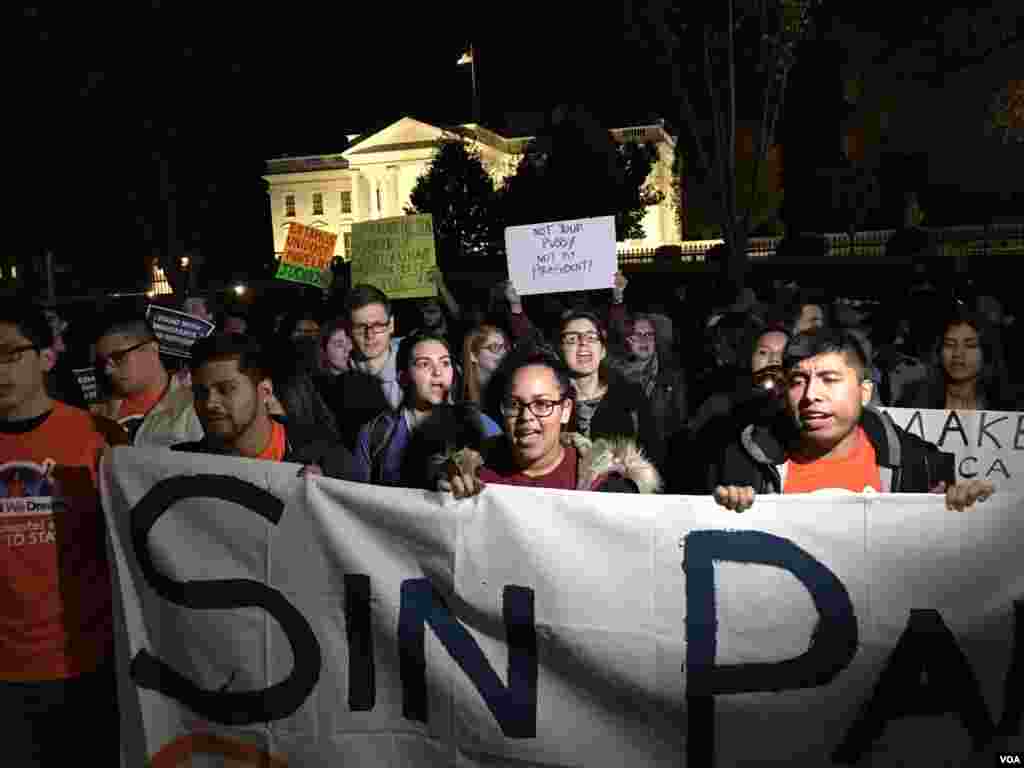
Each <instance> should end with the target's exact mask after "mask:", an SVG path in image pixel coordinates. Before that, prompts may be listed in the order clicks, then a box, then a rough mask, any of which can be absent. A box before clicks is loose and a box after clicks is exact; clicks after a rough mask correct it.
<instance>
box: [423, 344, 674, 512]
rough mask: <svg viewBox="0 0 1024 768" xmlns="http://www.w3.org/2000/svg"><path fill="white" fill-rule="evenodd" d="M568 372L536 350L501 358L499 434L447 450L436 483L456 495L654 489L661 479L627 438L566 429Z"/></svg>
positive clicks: (552, 354)
mask: <svg viewBox="0 0 1024 768" xmlns="http://www.w3.org/2000/svg"><path fill="white" fill-rule="evenodd" d="M570 382H571V376H570V372H569V370H568V369H567V367H566V365H565V363H564V362H563V361H562V359H561V358H560V357H559V356H558V355H557V354H556V353H555V352H554V351H553V350H548V349H545V348H543V347H534V346H532V345H524V346H522V347H519V348H517V350H516V352H515V353H514V354H512V355H509V356H508V357H507V358H506V359H505V361H504V362H503V363H502V372H501V374H500V382H499V380H498V379H496V380H495V384H494V386H496V387H498V386H500V387H502V398H501V415H502V422H503V426H504V428H505V429H504V434H502V435H497V436H493V437H490V438H487V439H485V440H484V441H482V444H481V445H479V446H472V445H465V444H464V447H462V448H461V450H458V451H454V452H449V454H448V460H447V462H446V463H445V469H446V477H444V478H441V479H440V482H439V483H438V485H437V487H438V489H439V490H442V491H451V492H452V493H453V494H454V495H455V497H456V498H465V497H466V496H472V495H474V494H477V493H480V492H481V491H482V490H483V488H484V486H486V485H488V484H490V483H494V484H496V485H519V486H527V487H532V488H558V489H563V490H581V491H606V492H618V493H657V492H658V491H659V490H660V489H661V477H660V475H659V474H658V471H657V469H656V468H655V467H654V465H653V464H652V463H651V462H650V461H649V460H648V459H647V458H646V457H645V456H644V455H643V453H641V452H640V451H639V450H637V447H636V444H635V442H634V441H633V440H631V439H629V438H628V437H616V438H614V439H599V440H593V441H591V440H588V439H587V438H586V437H584V436H583V435H580V434H578V433H574V432H571V431H568V430H569V427H570V424H571V420H572V412H573V403H574V398H573V387H572V384H571V383H570Z"/></svg>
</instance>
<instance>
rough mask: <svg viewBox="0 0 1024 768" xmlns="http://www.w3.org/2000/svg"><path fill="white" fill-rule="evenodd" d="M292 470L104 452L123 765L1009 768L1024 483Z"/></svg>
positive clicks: (1022, 623) (1016, 739) (1015, 736)
mask: <svg viewBox="0 0 1024 768" xmlns="http://www.w3.org/2000/svg"><path fill="white" fill-rule="evenodd" d="M297 469H298V468H297V466H296V465H293V464H275V463H271V462H262V461H249V460H241V459H230V458H225V457H218V456H189V455H185V454H174V453H170V452H167V451H159V450H155V449H139V448H118V449H115V450H113V451H112V452H111V453H110V454H108V456H107V458H106V459H105V462H104V470H103V495H104V502H105V504H104V506H105V509H106V511H107V515H108V520H109V523H110V530H111V540H112V551H113V556H114V559H115V564H116V582H115V583H116V588H117V592H118V595H119V597H120V604H119V613H120V614H121V615H120V617H119V618H120V622H121V628H122V629H121V632H120V634H119V637H118V647H117V651H118V662H119V673H120V690H121V701H122V704H121V706H122V711H123V715H122V717H123V725H122V728H123V740H124V743H125V763H124V764H125V765H127V766H131V768H135V767H136V766H143V765H151V766H153V768H168V767H169V766H190V765H191V766H222V765H225V766H226V765H231V766H257V765H260V766H292V767H298V766H301V767H302V768H307V767H318V766H323V767H324V768H326V767H327V766H330V767H331V768H337V767H338V766H360V767H361V768H363V767H368V768H378V767H381V768H383V767H384V766H387V767H388V768H392V767H395V766H402V767H405V766H410V767H412V766H415V767H419V766H431V767H433V766H444V767H445V768H455V767H456V766H460V767H461V766H480V767H482V766H508V767H509V768H511V767H512V766H516V767H521V766H629V767H630V768H642V767H646V766H672V767H673V768H678V766H700V767H701V768H704V767H710V766H746V765H749V766H828V765H846V764H854V763H855V762H856V761H857V760H860V762H856V764H857V765H891V766H906V765H914V764H922V765H949V764H959V762H958V761H959V760H960V759H961V758H964V757H966V756H967V755H969V754H970V752H971V750H972V748H977V749H985V750H987V753H986V754H985V757H984V760H986V762H984V763H980V764H985V765H988V764H991V761H992V760H993V758H994V753H995V752H997V751H999V750H1011V749H1017V750H1020V749H1021V748H1022V746H1024V744H1022V739H1021V733H1020V731H1021V713H1022V709H1024V684H1022V683H1024V652H1022V647H1024V603H1022V601H1024V569H1022V568H1021V545H1022V543H1024V535H1022V534H1024V521H1022V519H1021V516H1022V504H1021V499H1020V497H1014V496H1011V495H1010V494H1002V495H1000V494H997V495H996V496H995V497H993V498H992V499H991V500H989V501H988V502H986V503H983V504H979V505H978V506H977V507H976V508H974V509H972V510H970V511H967V512H962V513H957V512H951V511H949V510H946V509H945V507H944V504H943V500H942V498H941V497H936V496H928V495H916V494H915V495H909V494H908V495H901V496H888V497H887V496H880V495H877V494H876V495H873V496H872V495H853V494H850V495H832V494H828V495H819V494H812V495H807V496H798V497H785V498H783V497H772V496H765V497H761V498H759V499H758V501H757V502H756V503H755V505H754V507H753V509H751V510H749V511H748V512H746V513H744V514H742V515H737V514H735V513H731V512H727V511H725V510H723V509H722V508H720V507H717V506H715V504H714V503H713V502H712V501H711V500H710V499H709V498H698V497H681V496H625V495H619V494H602V493H584V492H577V491H550V490H538V489H529V488H512V487H504V488H502V487H496V486H490V487H489V488H487V489H486V490H485V491H484V493H483V494H482V495H481V496H479V497H477V498H475V499H467V500H464V501H455V500H454V499H452V497H450V496H446V495H441V494H433V493H426V492H418V491H411V490H403V489H394V488H382V487H371V486H366V485H359V484H354V483H348V482H342V481H337V480H331V479H326V478H299V477H297V476H296V470H297ZM226 756H227V757H226ZM261 760H262V762H260V761H261ZM147 761H150V762H148V763H147ZM936 761H938V762H936ZM949 761H953V762H949Z"/></svg>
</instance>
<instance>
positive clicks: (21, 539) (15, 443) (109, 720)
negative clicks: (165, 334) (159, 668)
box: [0, 303, 127, 768]
mask: <svg viewBox="0 0 1024 768" xmlns="http://www.w3.org/2000/svg"><path fill="white" fill-rule="evenodd" d="M54 360H55V355H54V351H53V332H52V329H51V328H50V326H49V325H48V324H47V322H46V318H45V316H44V315H43V313H42V312H41V311H40V310H39V309H37V308H34V307H31V306H28V305H20V304H11V303H7V304H5V305H4V306H3V308H2V309H0V488H3V489H4V490H5V491H6V493H5V494H4V497H3V498H0V712H3V713H4V725H5V728H4V739H3V759H2V764H3V765H5V766H8V765H9V766H17V767H18V768H21V766H57V765H64V764H65V760H66V755H67V751H66V750H67V748H68V745H71V746H72V747H77V748H79V749H85V750H86V751H87V753H88V755H89V757H90V759H91V760H92V762H94V763H95V764H96V765H116V764H117V761H118V760H119V744H118V708H117V700H116V693H117V691H116V685H115V681H114V666H113V635H112V616H111V597H112V592H111V581H110V572H109V566H108V564H107V559H106V535H105V529H104V525H103V513H102V510H101V507H100V502H99V495H98V493H97V489H96V472H97V468H98V462H99V459H100V454H101V453H102V451H103V449H104V448H105V447H106V445H107V444H108V442H122V443H124V442H127V435H125V434H124V433H123V432H121V431H120V430H118V428H117V427H116V425H110V424H109V423H108V424H100V423H98V422H97V418H98V417H94V416H92V415H91V414H89V413H88V412H86V411H83V410H79V409H77V408H73V407H71V406H69V405H67V404H65V403H61V402H59V401H55V400H53V399H51V398H50V397H49V395H48V394H47V389H46V374H47V373H48V372H49V370H50V369H51V368H52V367H53V364H54ZM105 435H106V436H105ZM108 437H109V440H108ZM19 492H20V495H19Z"/></svg>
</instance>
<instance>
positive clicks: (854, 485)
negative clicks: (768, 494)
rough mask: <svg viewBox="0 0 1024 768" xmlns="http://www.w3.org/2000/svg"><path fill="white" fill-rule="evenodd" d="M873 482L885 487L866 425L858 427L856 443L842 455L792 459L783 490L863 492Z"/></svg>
mask: <svg viewBox="0 0 1024 768" xmlns="http://www.w3.org/2000/svg"><path fill="white" fill-rule="evenodd" d="M867 486H870V487H872V488H874V489H875V490H876V491H881V490H882V475H881V473H880V472H879V471H878V463H877V460H876V457H875V447H874V446H873V445H871V441H870V440H868V436H867V435H866V434H864V428H863V427H857V434H856V437H855V438H854V444H853V447H852V448H851V450H850V453H849V454H847V455H846V456H843V457H842V458H829V457H826V458H821V459H815V460H813V461H800V460H799V459H790V460H789V468H788V470H787V472H786V483H785V487H784V488H783V489H782V492H783V493H809V492H811V491H818V490H822V489H824V488H845V489H846V490H848V491H854V492H855V493H860V492H862V491H863V490H864V488H865V487H867Z"/></svg>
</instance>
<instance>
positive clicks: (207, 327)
mask: <svg viewBox="0 0 1024 768" xmlns="http://www.w3.org/2000/svg"><path fill="white" fill-rule="evenodd" d="M146 318H147V319H148V320H149V322H150V324H151V325H152V326H153V332H154V333H155V334H156V338H157V341H159V342H160V352H161V354H164V355H170V356H171V357H183V358H186V359H188V358H189V357H191V356H192V345H193V344H195V343H196V339H203V338H206V337H207V336H209V335H210V334H211V333H213V328H214V325H213V323H211V322H210V321H209V320H203V319H202V318H200V317H195V316H193V315H187V314H185V313H184V312H179V311H177V310H176V309H168V308H167V307H160V306H157V305H156V304H150V305H149V307H148V308H147V309H146Z"/></svg>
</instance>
